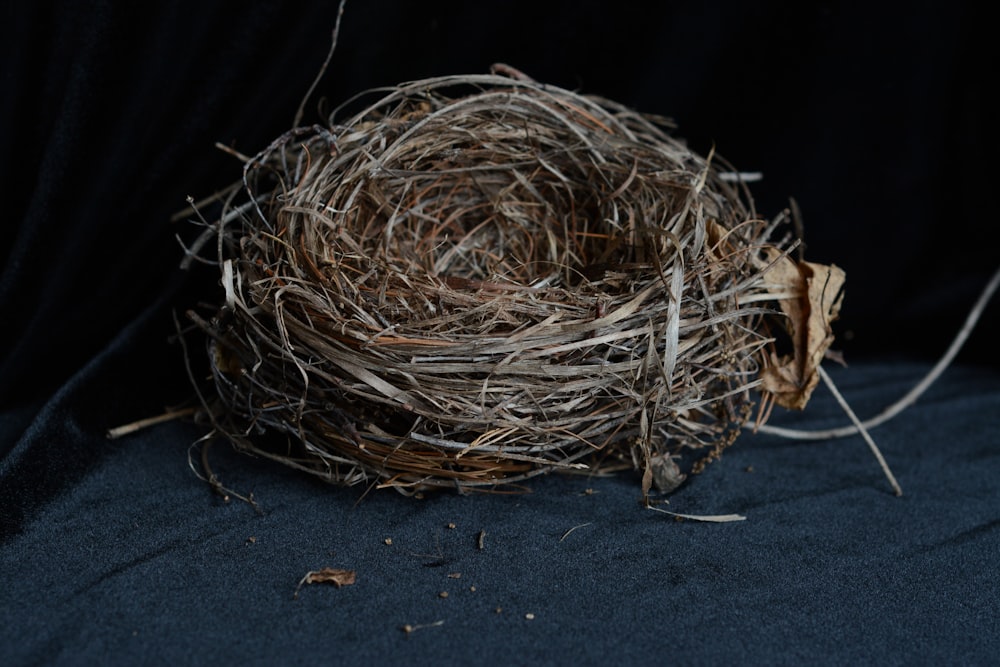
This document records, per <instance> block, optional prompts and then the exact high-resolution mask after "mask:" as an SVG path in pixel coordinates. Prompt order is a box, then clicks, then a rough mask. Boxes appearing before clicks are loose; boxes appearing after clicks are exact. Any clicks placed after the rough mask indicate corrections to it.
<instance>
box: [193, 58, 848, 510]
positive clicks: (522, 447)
mask: <svg viewBox="0 0 1000 667" xmlns="http://www.w3.org/2000/svg"><path fill="white" fill-rule="evenodd" d="M511 72H512V71H511V70H509V69H508V68H503V67H500V68H497V69H496V70H495V71H494V73H492V74H488V75H478V76H476V75H474V76H448V77H441V78H435V79H429V80H424V81H417V82H414V83H409V84H405V85H401V86H398V87H394V88H388V89H383V90H380V91H376V97H377V99H375V100H374V101H373V102H371V103H370V104H367V103H364V102H363V100H364V99H365V98H364V97H361V98H358V99H356V100H353V101H352V103H354V104H360V105H361V106H363V107H364V108H363V109H361V110H360V111H358V112H357V113H354V114H353V115H351V116H350V117H349V118H347V119H346V120H337V119H336V116H337V114H338V113H344V112H343V111H337V112H335V113H334V115H333V117H332V118H331V121H330V124H329V126H327V127H320V126H315V127H309V128H299V129H296V130H293V131H291V132H289V133H287V134H286V135H284V136H282V137H280V138H279V139H277V140H276V141H275V142H273V143H272V144H271V145H270V146H268V147H267V148H266V149H265V150H264V151H262V152H261V153H260V154H258V155H257V156H255V157H253V158H252V159H247V161H246V164H245V169H244V178H243V181H242V187H240V188H239V189H238V190H234V191H233V193H232V194H231V196H230V197H229V198H228V200H227V201H226V202H225V206H224V209H223V211H222V214H221V216H220V218H219V220H218V221H217V222H215V223H214V224H213V225H212V228H211V233H212V234H213V235H215V238H217V240H218V244H217V247H218V256H217V258H213V260H212V262H213V263H217V265H218V267H219V269H220V274H221V283H222V288H223V293H224V297H220V302H221V303H220V304H219V308H218V310H217V312H216V313H215V315H214V316H213V317H211V318H209V319H202V318H201V317H198V316H197V315H194V314H192V317H193V318H194V319H195V321H196V322H198V323H200V325H201V327H202V328H203V329H204V331H205V332H206V333H207V334H208V341H209V342H208V346H209V361H210V365H211V376H212V381H211V384H212V387H213V388H214V391H211V392H207V393H206V394H205V399H204V400H205V407H206V410H207V412H208V414H209V415H210V416H211V419H212V423H213V426H214V429H215V431H216V432H217V433H218V434H221V435H223V436H225V437H226V438H228V439H229V440H230V441H232V442H233V443H234V444H235V445H236V446H237V447H238V448H239V449H241V450H245V451H247V452H251V453H254V454H257V455H260V456H264V457H268V458H271V459H275V460H277V461H280V462H282V463H284V464H287V465H289V466H292V467H295V468H299V469H301V470H305V471H307V472H309V473H312V474H315V475H318V476H319V477H321V478H323V479H325V480H328V481H331V482H338V483H343V484H358V483H369V484H376V485H379V486H385V487H393V488H396V489H398V490H400V491H404V492H414V491H418V490H422V489H426V488H429V487H451V488H458V489H461V490H468V489H486V490H491V489H500V488H510V485H515V486H516V485H517V484H516V483H518V482H521V481H523V480H525V479H527V478H529V477H532V476H534V475H538V474H540V473H544V472H547V471H553V470H561V469H569V470H574V469H588V470H610V469H620V468H622V467H629V468H635V469H636V470H638V471H639V472H640V473H642V487H643V491H644V492H648V491H649V489H650V488H651V487H652V486H653V485H655V486H657V487H658V488H660V489H661V490H670V489H672V488H674V487H675V486H676V485H677V484H679V483H680V481H681V480H682V479H683V478H684V476H685V473H686V472H687V471H690V470H694V471H696V472H697V471H699V470H700V469H701V468H702V467H703V466H704V465H705V463H706V462H708V461H710V460H712V459H714V458H717V457H718V456H719V454H720V453H721V452H722V451H723V450H724V449H725V448H726V447H727V446H729V445H730V444H732V442H733V441H734V440H735V438H736V437H737V435H738V434H739V432H740V428H741V427H742V426H743V425H744V424H746V423H747V421H748V420H749V419H751V417H752V413H753V409H754V406H755V405H756V398H757V397H756V395H755V394H756V391H755V390H762V391H763V392H764V397H765V400H764V401H763V407H764V410H763V411H762V414H763V415H764V416H765V417H766V412H767V408H768V405H769V402H770V401H771V400H774V401H777V402H778V403H780V404H784V405H789V406H792V407H801V405H804V403H805V400H807V399H808V395H809V392H810V391H811V390H812V386H813V385H815V383H816V377H815V368H814V366H815V364H816V363H818V359H819V358H820V357H821V356H822V354H823V352H824V351H825V350H826V347H827V346H828V345H829V342H830V336H829V326H828V323H829V320H830V319H831V318H832V317H834V316H835V315H836V309H837V306H838V304H839V301H838V300H837V298H838V294H839V291H840V282H842V274H839V273H838V270H836V269H830V268H828V267H818V266H816V265H809V264H805V263H799V262H795V261H793V260H792V259H790V258H789V257H788V250H789V249H790V247H791V245H790V244H789V242H788V239H787V238H786V239H784V240H783V241H781V242H772V241H770V240H769V237H770V236H771V235H772V232H773V230H774V229H775V227H776V226H777V225H778V223H780V222H781V220H780V219H779V220H777V221H771V222H768V221H765V220H762V219H760V218H759V217H758V216H757V215H756V214H755V212H754V211H753V207H752V204H751V203H750V200H749V197H747V196H746V193H745V188H744V186H743V184H742V182H741V181H740V179H739V178H738V176H737V175H735V174H734V173H733V172H727V170H726V169H725V168H724V166H721V167H720V165H719V164H718V161H717V160H708V159H705V158H703V157H700V156H698V155H696V154H694V153H692V152H691V151H690V150H689V149H688V148H687V147H686V146H685V145H684V144H683V143H682V142H680V141H678V140H676V139H674V138H672V137H671V136H670V135H669V134H668V130H669V124H668V123H666V122H665V121H663V120H662V119H657V118H654V117H650V116H647V115H642V114H639V113H636V112H634V111H631V110H629V109H627V108H624V107H623V106H621V105H618V104H615V103H613V102H610V101H608V100H604V99H599V98H595V97H590V96H584V95H579V94H575V93H573V92H569V91H566V90H562V89H560V88H556V87H553V86H548V85H542V84H539V83H536V82H534V81H531V80H529V79H527V78H526V77H524V76H520V75H517V73H516V72H514V73H513V75H512V76H511V75H509V74H511ZM501 73H503V74H508V75H501ZM369 94H371V93H369ZM359 100H360V102H359ZM817 276H820V279H819V280H817ZM776 337H778V338H779V339H780V338H784V339H786V342H787V346H786V347H787V349H780V350H779V349H776V346H775V339H776ZM817 355H818V356H817Z"/></svg>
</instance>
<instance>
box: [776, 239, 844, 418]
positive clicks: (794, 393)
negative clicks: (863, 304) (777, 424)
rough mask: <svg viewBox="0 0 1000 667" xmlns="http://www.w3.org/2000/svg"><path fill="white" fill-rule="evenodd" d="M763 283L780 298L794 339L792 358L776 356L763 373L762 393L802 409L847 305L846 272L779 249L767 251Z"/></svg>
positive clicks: (816, 381) (817, 378) (788, 328)
mask: <svg viewBox="0 0 1000 667" xmlns="http://www.w3.org/2000/svg"><path fill="white" fill-rule="evenodd" d="M765 262H766V264H769V265H770V266H769V267H768V269H767V270H766V271H765V273H764V280H765V282H766V283H767V284H768V285H770V286H771V289H772V290H773V291H774V293H775V294H780V295H782V296H781V298H779V299H778V305H779V307H780V308H781V311H782V312H783V313H784V314H785V316H786V317H787V331H788V334H789V336H790V337H791V339H792V346H793V348H792V349H793V352H792V355H791V356H789V355H781V356H779V355H778V354H777V353H774V352H772V353H771V358H770V362H771V365H770V366H768V367H767V368H766V369H764V371H763V372H762V373H761V380H762V381H763V384H762V389H763V390H764V391H766V392H768V393H769V394H771V395H772V396H773V397H774V401H775V403H777V404H778V405H781V406H783V407H786V408H789V409H793V410H801V409H803V408H804V407H805V406H806V404H807V403H808V402H809V397H810V396H811V395H812V391H813V389H815V388H816V385H817V384H818V383H819V379H820V378H819V373H818V371H817V369H818V368H819V365H820V363H822V361H823V356H824V355H825V354H826V351H827V349H828V348H829V347H830V344H831V343H833V330H832V328H831V327H830V323H831V322H832V321H833V320H835V319H837V316H838V315H839V313H840V304H841V301H842V300H843V285H844V279H845V275H844V271H843V270H842V269H840V268H839V267H837V266H834V265H830V266H826V265H824V264H814V263H812V262H796V261H794V260H793V259H791V258H790V257H788V255H786V254H784V253H782V252H781V251H780V250H778V249H777V248H767V249H766V250H765Z"/></svg>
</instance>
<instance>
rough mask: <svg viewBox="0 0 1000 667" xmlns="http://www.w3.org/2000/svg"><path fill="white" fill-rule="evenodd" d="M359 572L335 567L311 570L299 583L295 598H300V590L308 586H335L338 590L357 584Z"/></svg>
mask: <svg viewBox="0 0 1000 667" xmlns="http://www.w3.org/2000/svg"><path fill="white" fill-rule="evenodd" d="M356 577H357V572H356V571H354V570H341V569H338V568H334V567H324V568H323V569H321V570H310V571H309V572H306V576H304V577H302V580H301V581H299V585H298V587H297V588H296V589H295V597H298V596H299V590H300V589H301V588H302V587H303V586H305V585H306V584H333V585H334V586H336V587H337V588H340V587H341V586H350V585H351V584H353V583H354V582H355V579H356Z"/></svg>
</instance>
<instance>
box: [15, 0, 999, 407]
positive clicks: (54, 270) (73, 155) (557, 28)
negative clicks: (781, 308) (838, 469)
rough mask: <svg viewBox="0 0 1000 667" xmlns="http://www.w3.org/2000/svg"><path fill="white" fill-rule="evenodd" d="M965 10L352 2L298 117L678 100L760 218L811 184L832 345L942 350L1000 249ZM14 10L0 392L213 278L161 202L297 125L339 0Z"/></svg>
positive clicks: (48, 385)
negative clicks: (342, 105)
mask: <svg viewBox="0 0 1000 667" xmlns="http://www.w3.org/2000/svg"><path fill="white" fill-rule="evenodd" d="M640 7H641V8H640ZM974 7H975V5H973V4H972V3H950V4H947V5H927V4H923V3H915V4H907V5H905V6H904V5H901V6H893V3H867V4H865V5H863V6H858V5H852V6H851V7H850V8H847V7H844V6H841V5H840V4H838V3H833V4H831V3H774V2H770V3H768V2H763V3H668V2H665V3H651V5H650V7H645V6H643V5H642V4H641V3H626V2H594V1H590V2H572V3H570V2H506V3H505V2H497V3H487V4H482V3H464V2H422V3H402V2H388V1H386V0H375V1H369V2H357V3H353V4H350V5H349V6H348V7H347V10H346V13H345V18H344V23H343V30H342V33H341V39H340V44H339V46H338V48H337V51H336V53H335V54H334V58H333V61H332V64H331V66H330V68H329V70H328V72H327V75H326V77H325V78H324V79H323V81H322V83H321V85H320V86H319V88H318V92H317V95H316V97H315V98H314V99H313V100H312V102H311V103H310V104H309V105H308V106H307V113H306V117H305V121H306V122H315V121H318V120H321V116H320V113H319V111H318V109H319V106H320V98H325V99H326V100H328V101H329V102H333V103H335V102H339V101H341V100H343V99H345V98H346V97H347V96H349V95H351V94H353V93H355V92H359V91H361V90H364V89H367V88H370V87H374V86H380V85H389V84H393V83H397V82H400V81H404V80H409V79H413V78H420V77H427V76H435V75H441V74H448V73H468V72H475V73H478V72H485V71H486V70H487V69H488V68H489V66H490V65H491V64H492V63H494V62H506V63H508V64H511V65H513V66H515V67H518V68H520V69H522V70H523V71H525V72H527V73H528V74H530V75H531V76H533V77H534V78H536V79H538V80H542V81H546V82H550V83H553V84H557V85H561V86H564V87H568V88H572V89H576V90H580V91H583V92H591V93H595V94H600V95H603V96H606V97H610V98H612V99H615V100H618V101H620V102H622V103H624V104H627V105H629V106H632V107H634V108H637V109H640V110H643V111H648V112H651V113H657V114H661V115H666V116H669V117H671V118H673V119H674V120H675V121H676V123H677V125H678V130H677V132H676V134H677V136H680V137H683V138H685V139H686V140H687V141H688V142H689V143H690V145H691V146H692V147H693V148H694V149H695V150H697V151H699V152H701V153H703V154H704V153H707V152H708V150H709V149H711V148H712V147H713V146H714V147H715V149H716V150H717V151H718V153H719V154H720V155H722V156H724V157H725V158H726V159H728V160H729V161H730V162H731V163H733V164H734V165H735V166H736V167H737V168H739V169H741V170H744V171H761V172H763V174H764V180H763V181H762V182H761V183H758V184H756V185H755V186H754V188H753V193H754V196H755V199H756V202H757V206H758V210H759V212H760V213H761V214H762V215H765V216H767V217H770V216H772V215H774V214H775V213H777V212H778V211H780V210H781V209H782V208H783V207H784V206H786V205H787V202H788V198H789V197H794V198H795V199H796V200H797V201H798V203H799V205H800V207H801V209H802V212H803V217H804V221H805V228H806V238H805V240H806V243H807V257H808V258H809V259H812V260H813V261H818V262H825V263H830V262H832V263H836V264H838V265H840V266H841V267H843V268H844V269H845V270H846V271H847V276H848V286H847V287H848V292H847V299H846V301H845V306H844V310H843V315H842V319H841V321H840V323H839V324H838V326H837V331H838V333H839V334H840V339H841V340H840V341H839V342H838V344H837V345H838V346H839V347H841V348H843V349H844V350H845V351H846V353H847V359H848V361H849V362H851V361H854V360H861V359H863V358H870V357H880V358H885V357H886V356H888V355H892V356H908V357H911V358H913V357H915V358H920V359H931V358H934V357H936V356H937V355H938V354H940V352H941V351H942V350H943V349H944V347H945V346H946V344H947V341H948V340H949V339H950V337H951V336H952V335H953V333H954V332H955V331H956V330H957V329H958V327H959V325H960V324H961V320H962V318H963V317H964V315H965V312H966V311H967V309H968V307H969V306H970V305H971V303H972V302H973V300H974V298H975V296H976V294H977V291H978V290H979V289H980V288H981V286H982V285H983V284H984V283H985V281H986V279H987V277H988V275H989V273H990V272H991V271H992V270H993V269H994V267H995V266H996V264H997V259H998V255H997V253H996V251H995V248H994V246H992V245H991V244H990V243H989V242H988V239H989V238H992V236H991V231H992V227H993V225H992V223H991V215H992V213H991V209H990V207H992V206H993V205H994V204H993V197H992V196H991V194H990V191H991V178H992V174H993V169H992V168H991V167H990V162H989V160H990V153H989V150H988V147H987V145H986V137H985V135H986V132H987V127H986V126H987V111H986V108H985V97H986V91H987V87H988V82H989V81H991V80H992V78H993V71H992V69H991V65H990V63H991V62H992V59H991V58H989V57H988V53H987V51H988V44H989V36H988V34H987V26H988V22H987V21H986V20H985V16H984V15H983V14H981V13H980V12H979V10H976V9H975V8H974ZM4 12H5V14H6V16H5V17H4V21H3V23H4V26H5V33H6V35H5V38H4V40H3V45H2V46H0V48H2V49H3V59H2V61H3V96H2V97H3V102H2V103H0V109H2V122H3V128H4V129H5V131H4V132H3V134H2V135H0V141H2V142H3V145H2V146H3V147H2V151H0V155H3V169H4V171H3V175H2V180H0V182H2V183H3V184H4V190H5V191H6V195H5V196H4V198H3V199H4V208H5V212H4V217H5V219H6V220H7V224H6V225H5V232H4V234H3V235H2V236H0V244H2V245H0V248H2V257H3V258H4V264H3V273H2V281H0V314H2V320H3V321H4V323H5V325H4V326H3V328H2V330H0V349H2V350H3V352H2V354H3V357H2V362H0V398H2V399H3V400H4V401H14V402H22V401H32V400H41V399H44V398H45V397H46V396H47V395H49V394H50V393H51V392H53V391H54V390H55V389H56V388H57V387H58V386H60V384H61V383H63V382H64V381H65V380H66V379H67V377H68V376H69V375H70V374H72V373H73V372H75V371H77V370H78V369H80V368H81V367H82V366H83V365H84V364H85V363H86V362H87V360H88V359H90V358H92V357H93V356H94V355H95V354H97V353H98V352H99V351H100V350H101V349H102V348H104V347H105V346H106V345H107V344H108V342H109V341H110V340H111V339H112V338H113V337H114V336H115V335H116V334H117V333H118V332H119V331H120V330H122V328H123V327H125V326H126V325H127V324H128V323H130V322H132V321H134V320H136V318H138V317H141V316H142V315H141V313H143V311H144V310H145V309H147V308H148V307H149V306H150V305H151V304H158V306H157V309H156V310H157V313H156V314H159V315H162V313H163V312H167V311H169V309H170V308H179V309H181V310H183V309H184V308H186V307H188V306H189V305H190V303H191V301H192V300H195V299H197V298H201V297H203V296H204V295H205V294H210V295H213V296H214V292H213V290H214V287H215V278H214V277H213V276H212V275H210V274H207V273H206V274H197V275H195V276H189V277H186V278H184V281H183V286H184V288H185V289H187V290H188V291H187V292H185V293H184V297H183V298H180V297H178V296H177V294H176V293H174V292H172V291H170V290H173V289H175V288H176V287H177V284H178V277H177V276H176V275H175V271H174V270H175V267H176V266H177V264H178V260H179V257H180V248H179V246H178V244H177V242H176V241H175V240H174V235H175V234H176V233H186V232H189V231H190V230H188V229H184V224H183V223H173V224H172V223H171V222H170V221H169V220H170V217H171V215H172V214H173V213H175V212H177V211H179V210H180V209H182V208H184V206H185V198H186V197H187V196H189V195H190V196H194V197H195V198H201V197H203V196H206V195H208V194H211V193H212V192H214V191H216V190H217V189H219V188H221V187H223V186H225V185H228V184H229V183H230V182H232V181H234V180H235V179H236V178H237V177H238V174H239V164H238V163H237V162H236V161H235V160H234V159H233V158H231V157H228V156H226V155H224V154H223V153H221V152H220V151H218V150H216V149H215V148H214V147H213V144H214V143H215V142H217V141H218V142H222V143H224V144H228V145H231V146H233V147H235V148H237V149H238V150H241V151H243V152H246V153H250V154H252V153H254V152H256V151H257V150H259V149H260V148H262V147H263V146H264V145H266V144H267V143H268V142H269V141H270V140H271V139H273V138H274V137H276V136H277V135H278V134H280V133H281V132H283V131H284V130H285V129H287V128H288V127H289V126H290V125H291V122H292V118H293V116H294V114H295V110H296V109H297V107H298V105H299V102H300V101H301V99H302V97H303V95H304V93H305V91H306V90H307V88H308V86H309V83H310V82H311V81H312V79H313V78H314V76H315V75H316V73H317V72H318V70H319V67H320V64H321V63H322V61H323V59H324V57H325V55H326V53H327V50H328V47H329V43H330V35H331V32H332V26H333V24H334V19H335V15H336V7H335V3H312V4H299V3H287V4H279V3H256V4H254V5H253V6H252V7H247V6H244V4H243V3H211V2H207V3H164V4H162V5H159V6H149V7H147V6H146V5H141V6H140V5H138V4H133V3H124V2H89V3H88V2H84V3H66V4H64V5H56V6H55V7H53V6H48V7H47V6H46V5H45V3H41V4H31V6H30V7H29V6H27V3H6V4H5V7H4ZM327 106H329V105H327ZM165 295H166V298H167V302H163V301H158V300H159V299H162V298H163V297H164V296H165ZM997 319H998V318H997V315H996V309H995V308H993V309H991V311H990V312H989V313H988V314H987V317H986V321H984V322H983V323H982V325H981V326H980V329H979V331H978V333H977V334H976V336H975V337H974V338H973V340H972V341H971V342H970V344H969V346H968V349H967V350H966V352H965V355H964V357H963V359H964V360H967V361H970V362H975V363H986V364H992V365H995V364H996V363H997V355H996V354H995V352H994V351H993V350H992V349H991V348H992V340H994V339H995V338H996V335H997ZM157 326H161V327H163V328H164V329H165V330H169V329H171V328H172V326H171V325H170V323H169V320H167V321H166V322H164V321H163V319H162V317H161V319H160V320H159V321H158V323H157ZM162 338H163V337H162V336H161V340H162ZM147 352H148V354H147V355H146V356H145V357H144V359H143V363H146V364H149V365H150V377H151V378H156V382H157V383H161V382H163V381H165V379H170V378H172V377H173V376H175V375H176V373H175V372H174V371H175V370H176V369H175V368H174V363H175V360H176V355H175V354H173V353H171V352H166V351H164V350H163V349H158V346H156V345H150V346H149V348H148V350H147ZM164 363H166V364H167V367H166V368H164V367H163V366H162V364H164ZM181 380H182V381H183V378H181ZM154 389H155V387H151V388H143V392H142V393H150V392H151V391H153V390H154ZM166 398H167V396H166V395H164V396H163V397H162V398H160V400H164V399H166Z"/></svg>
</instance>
